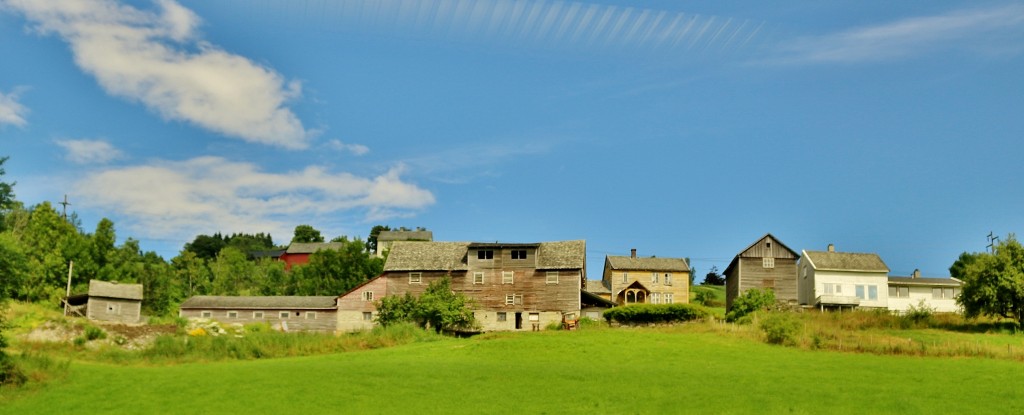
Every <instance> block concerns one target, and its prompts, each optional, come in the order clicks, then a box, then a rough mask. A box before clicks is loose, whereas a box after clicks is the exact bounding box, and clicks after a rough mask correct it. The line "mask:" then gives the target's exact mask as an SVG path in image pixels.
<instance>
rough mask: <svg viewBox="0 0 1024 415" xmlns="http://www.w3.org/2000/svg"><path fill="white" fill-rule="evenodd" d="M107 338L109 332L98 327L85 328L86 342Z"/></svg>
mask: <svg viewBox="0 0 1024 415" xmlns="http://www.w3.org/2000/svg"><path fill="white" fill-rule="evenodd" d="M105 338H107V332H105V331H103V329H101V328H99V327H96V326H85V340H88V341H93V340H96V339H105Z"/></svg>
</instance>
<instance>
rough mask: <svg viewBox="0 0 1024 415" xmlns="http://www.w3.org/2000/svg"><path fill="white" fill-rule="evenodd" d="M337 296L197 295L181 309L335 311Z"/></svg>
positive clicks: (186, 301) (184, 303)
mask: <svg viewBox="0 0 1024 415" xmlns="http://www.w3.org/2000/svg"><path fill="white" fill-rule="evenodd" d="M337 298H338V297H336V296H284V295H282V296H220V295H197V296H195V297H192V298H189V299H188V300H185V302H183V303H181V307H180V308H218V309H220V308H230V309H247V308H252V309H282V310H283V309H334V308H337Z"/></svg>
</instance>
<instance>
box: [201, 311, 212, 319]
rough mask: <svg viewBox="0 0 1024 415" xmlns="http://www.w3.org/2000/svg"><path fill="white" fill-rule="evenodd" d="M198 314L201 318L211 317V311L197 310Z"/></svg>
mask: <svg viewBox="0 0 1024 415" xmlns="http://www.w3.org/2000/svg"><path fill="white" fill-rule="evenodd" d="M199 316H200V317H202V318H211V317H213V312H212V311H200V312H199Z"/></svg>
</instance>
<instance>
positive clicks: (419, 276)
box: [409, 272, 423, 284]
mask: <svg viewBox="0 0 1024 415" xmlns="http://www.w3.org/2000/svg"><path fill="white" fill-rule="evenodd" d="M422 283H423V273H422V272H410V273H409V284H422Z"/></svg>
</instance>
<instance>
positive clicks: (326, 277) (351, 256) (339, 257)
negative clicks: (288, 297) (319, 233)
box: [291, 237, 384, 295]
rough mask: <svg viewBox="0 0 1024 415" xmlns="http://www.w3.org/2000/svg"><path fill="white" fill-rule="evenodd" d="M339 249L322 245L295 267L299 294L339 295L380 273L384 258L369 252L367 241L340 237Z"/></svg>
mask: <svg viewBox="0 0 1024 415" xmlns="http://www.w3.org/2000/svg"><path fill="white" fill-rule="evenodd" d="M339 239H340V240H339V241H338V242H340V243H341V247H340V248H338V249H321V250H319V251H316V252H314V253H313V254H312V255H310V256H309V263H307V264H305V265H301V266H299V267H296V268H293V269H292V275H291V277H292V282H293V284H292V286H293V287H294V289H295V293H294V294H295V295H339V294H342V293H344V292H346V291H348V290H350V289H352V288H355V286H357V285H359V284H362V283H363V282H366V281H367V280H369V279H370V278H373V277H375V276H377V275H380V273H381V271H383V269H384V261H383V260H381V259H380V258H377V257H371V256H369V255H367V253H366V251H365V250H364V246H363V243H362V242H360V241H355V240H353V241H349V240H348V238H345V237H342V238H339Z"/></svg>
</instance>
